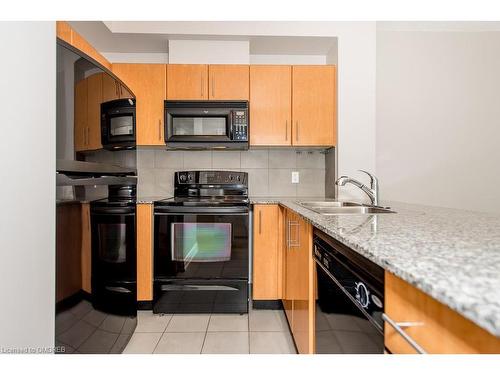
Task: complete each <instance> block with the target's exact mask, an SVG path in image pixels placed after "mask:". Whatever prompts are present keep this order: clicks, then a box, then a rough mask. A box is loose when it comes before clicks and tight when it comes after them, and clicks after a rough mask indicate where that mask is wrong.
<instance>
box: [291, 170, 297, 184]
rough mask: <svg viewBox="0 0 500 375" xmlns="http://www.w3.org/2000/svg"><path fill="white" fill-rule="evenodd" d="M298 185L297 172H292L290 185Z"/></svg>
mask: <svg viewBox="0 0 500 375" xmlns="http://www.w3.org/2000/svg"><path fill="white" fill-rule="evenodd" d="M298 183H299V172H292V184H298Z"/></svg>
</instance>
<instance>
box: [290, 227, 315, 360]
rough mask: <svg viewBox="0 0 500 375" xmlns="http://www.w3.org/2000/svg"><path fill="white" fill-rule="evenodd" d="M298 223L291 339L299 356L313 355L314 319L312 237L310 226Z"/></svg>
mask: <svg viewBox="0 0 500 375" xmlns="http://www.w3.org/2000/svg"><path fill="white" fill-rule="evenodd" d="M297 221H298V225H299V227H298V233H299V239H298V242H299V243H298V246H297V248H296V249H295V250H294V251H295V257H296V270H297V271H296V273H295V275H294V276H295V284H294V301H293V326H292V331H293V337H294V339H295V344H296V345H297V349H298V351H299V353H301V354H307V353H313V348H312V343H313V332H314V325H313V324H314V317H313V314H312V311H313V308H314V307H313V305H312V303H311V297H310V296H311V292H312V288H311V281H312V236H311V225H310V224H309V223H307V222H306V221H304V220H303V219H301V218H298V219H297Z"/></svg>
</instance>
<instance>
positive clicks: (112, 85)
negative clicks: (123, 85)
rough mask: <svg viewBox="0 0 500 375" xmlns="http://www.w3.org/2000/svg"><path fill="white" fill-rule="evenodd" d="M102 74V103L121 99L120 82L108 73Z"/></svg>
mask: <svg viewBox="0 0 500 375" xmlns="http://www.w3.org/2000/svg"><path fill="white" fill-rule="evenodd" d="M101 74H102V101H103V103H105V102H109V101H111V100H116V99H120V97H121V96H120V87H119V83H118V81H116V80H115V79H114V78H113V77H111V76H110V75H109V74H107V73H101Z"/></svg>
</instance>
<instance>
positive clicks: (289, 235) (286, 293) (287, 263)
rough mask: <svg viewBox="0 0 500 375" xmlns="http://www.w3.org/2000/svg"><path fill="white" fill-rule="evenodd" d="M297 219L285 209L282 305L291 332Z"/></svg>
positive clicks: (295, 269)
mask: <svg viewBox="0 0 500 375" xmlns="http://www.w3.org/2000/svg"><path fill="white" fill-rule="evenodd" d="M297 220H298V216H297V215H296V214H295V213H293V212H292V211H290V210H286V211H285V228H284V229H283V231H284V233H285V238H284V246H283V248H284V254H283V258H284V273H285V275H284V278H283V279H284V285H283V306H284V308H285V314H286V317H287V319H288V324H289V325H290V327H291V328H292V334H293V304H294V298H295V288H296V284H295V280H294V279H295V276H296V272H297V261H296V260H297V257H296V255H295V254H296V253H295V248H296V246H297V244H296V240H297V238H298V234H297V226H296V224H297Z"/></svg>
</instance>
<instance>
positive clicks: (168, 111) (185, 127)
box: [165, 100, 250, 150]
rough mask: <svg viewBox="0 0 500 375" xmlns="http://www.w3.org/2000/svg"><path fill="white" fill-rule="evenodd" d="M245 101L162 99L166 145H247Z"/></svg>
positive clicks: (182, 146) (215, 147)
mask: <svg viewBox="0 0 500 375" xmlns="http://www.w3.org/2000/svg"><path fill="white" fill-rule="evenodd" d="M249 126H250V124H249V118H248V101H206V100H205V101H169V100H166V101H165V144H166V145H167V149H199V150H202V149H212V150H217V149H239V150H245V149H248V141H249V134H250V132H249Z"/></svg>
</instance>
